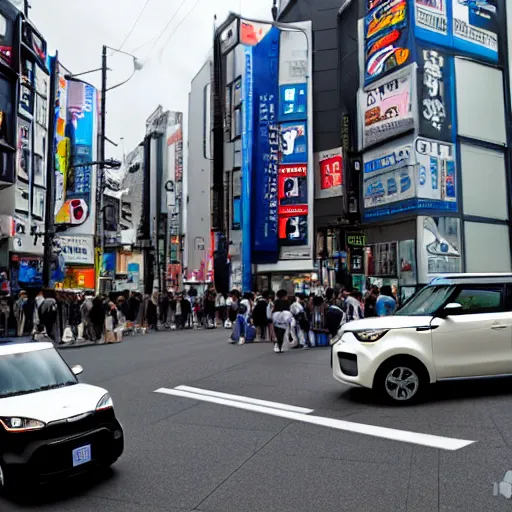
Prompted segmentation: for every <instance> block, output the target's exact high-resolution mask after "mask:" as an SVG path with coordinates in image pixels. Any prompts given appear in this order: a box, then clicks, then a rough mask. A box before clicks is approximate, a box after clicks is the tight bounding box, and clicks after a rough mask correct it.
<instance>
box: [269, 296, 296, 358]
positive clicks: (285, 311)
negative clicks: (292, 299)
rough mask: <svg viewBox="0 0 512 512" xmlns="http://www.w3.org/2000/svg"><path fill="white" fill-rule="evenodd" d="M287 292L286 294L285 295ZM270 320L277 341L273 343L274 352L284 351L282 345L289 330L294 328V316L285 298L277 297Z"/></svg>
mask: <svg viewBox="0 0 512 512" xmlns="http://www.w3.org/2000/svg"><path fill="white" fill-rule="evenodd" d="M287 295H288V294H286V296H287ZM272 322H273V324H274V330H275V333H276V338H277V341H276V343H275V345H274V352H275V353H276V354H279V353H282V352H284V349H283V345H284V342H285V341H288V339H289V336H290V334H291V331H292V330H293V329H294V328H295V318H294V317H293V314H292V313H291V312H290V303H289V301H288V300H287V299H278V300H277V301H276V303H275V304H274V312H273V314H272Z"/></svg>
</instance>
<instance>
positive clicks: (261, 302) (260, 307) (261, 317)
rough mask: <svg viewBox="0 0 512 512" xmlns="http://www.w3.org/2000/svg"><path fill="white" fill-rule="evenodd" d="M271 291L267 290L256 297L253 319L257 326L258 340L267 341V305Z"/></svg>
mask: <svg viewBox="0 0 512 512" xmlns="http://www.w3.org/2000/svg"><path fill="white" fill-rule="evenodd" d="M269 295H270V294H269V291H268V290H265V291H264V292H263V293H262V294H261V296H260V297H257V298H256V302H255V304H254V310H253V313H252V321H253V324H254V327H255V328H256V341H258V342H260V341H265V340H266V337H267V330H268V329H267V324H268V322H267V306H268V300H269Z"/></svg>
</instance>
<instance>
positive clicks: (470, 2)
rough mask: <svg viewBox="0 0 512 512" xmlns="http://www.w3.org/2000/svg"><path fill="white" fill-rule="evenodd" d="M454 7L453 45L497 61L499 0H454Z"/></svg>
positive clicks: (458, 48)
mask: <svg viewBox="0 0 512 512" xmlns="http://www.w3.org/2000/svg"><path fill="white" fill-rule="evenodd" d="M507 3H508V2H507ZM452 8H453V13H452V16H453V46H454V47H455V48H456V49H457V50H461V51H464V52H468V53H473V54H475V55H478V56H480V57H483V58H485V59H489V60H491V61H494V62H497V61H498V31H499V21H498V14H499V13H498V0H478V1H477V0H452Z"/></svg>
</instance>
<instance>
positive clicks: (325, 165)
mask: <svg viewBox="0 0 512 512" xmlns="http://www.w3.org/2000/svg"><path fill="white" fill-rule="evenodd" d="M315 177H316V186H315V190H316V192H315V198H316V199H326V198H329V197H338V196H341V195H343V188H342V187H343V156H342V149H341V148H335V149H331V150H329V151H320V152H319V153H316V154H315Z"/></svg>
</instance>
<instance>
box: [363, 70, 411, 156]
mask: <svg viewBox="0 0 512 512" xmlns="http://www.w3.org/2000/svg"><path fill="white" fill-rule="evenodd" d="M413 87H414V74H413V73H412V68H409V69H408V70H407V71H406V72H403V71H401V72H398V74H397V75H394V76H393V77H387V78H385V79H383V80H381V81H379V82H377V83H376V84H375V85H372V86H371V87H370V88H369V89H366V90H364V91H361V90H360V91H359V115H360V117H361V124H362V127H363V137H362V143H363V148H367V147H369V146H372V145H374V144H377V143H379V142H383V141H385V140H386V139H389V138H391V137H395V136H397V135H399V134H401V133H406V132H408V131H409V130H412V129H413V128H414V113H415V112H414V108H413V97H414V94H413Z"/></svg>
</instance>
